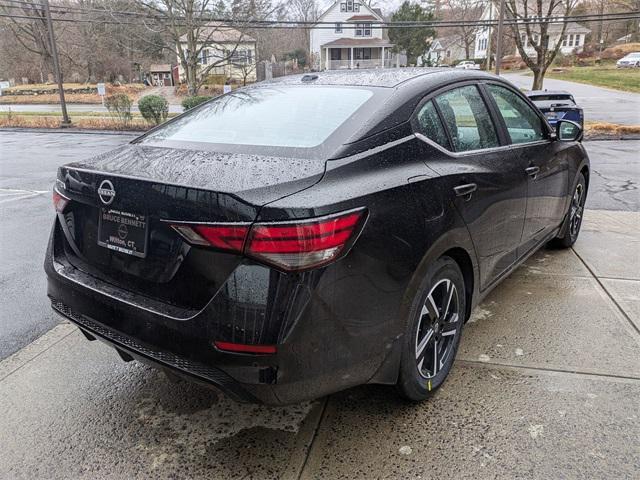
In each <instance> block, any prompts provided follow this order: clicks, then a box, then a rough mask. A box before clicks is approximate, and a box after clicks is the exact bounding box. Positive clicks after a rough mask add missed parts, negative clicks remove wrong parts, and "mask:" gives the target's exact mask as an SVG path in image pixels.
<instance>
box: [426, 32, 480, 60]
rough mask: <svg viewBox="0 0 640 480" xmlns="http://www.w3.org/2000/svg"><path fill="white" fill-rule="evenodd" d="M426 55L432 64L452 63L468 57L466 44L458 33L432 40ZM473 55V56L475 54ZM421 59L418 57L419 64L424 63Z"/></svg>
mask: <svg viewBox="0 0 640 480" xmlns="http://www.w3.org/2000/svg"><path fill="white" fill-rule="evenodd" d="M424 57H425V61H426V62H428V63H429V64H430V65H438V64H447V65H451V64H452V63H456V62H457V61H458V60H466V59H467V55H466V52H465V49H464V45H462V41H461V39H460V36H458V35H450V36H448V37H439V38H436V39H435V40H433V42H431V46H430V47H429V50H427V53H426V54H425V56H424ZM471 57H472V58H473V55H472V56H471ZM421 60H422V59H421V58H418V65H421V64H422V61H421Z"/></svg>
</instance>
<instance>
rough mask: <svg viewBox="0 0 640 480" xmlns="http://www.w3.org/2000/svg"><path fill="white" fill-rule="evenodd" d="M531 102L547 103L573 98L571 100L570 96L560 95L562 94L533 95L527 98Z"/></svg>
mask: <svg viewBox="0 0 640 480" xmlns="http://www.w3.org/2000/svg"><path fill="white" fill-rule="evenodd" d="M529 98H530V99H531V100H533V101H534V102H544V101H549V100H573V98H571V95H562V94H556V95H533V96H531V97H529Z"/></svg>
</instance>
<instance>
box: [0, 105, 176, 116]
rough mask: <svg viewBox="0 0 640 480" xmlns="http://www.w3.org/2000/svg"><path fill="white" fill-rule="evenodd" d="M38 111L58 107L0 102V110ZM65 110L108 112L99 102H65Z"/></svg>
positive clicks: (173, 110) (172, 107) (135, 107)
mask: <svg viewBox="0 0 640 480" xmlns="http://www.w3.org/2000/svg"><path fill="white" fill-rule="evenodd" d="M8 111H11V112H40V113H49V112H58V113H59V112H60V107H59V106H58V105H51V104H33V105H32V104H25V105H7V104H0V112H8ZM67 111H68V112H69V116H73V115H72V114H73V113H92V112H101V113H108V110H107V109H106V108H105V107H103V106H102V105H100V104H96V105H93V104H78V103H69V104H67ZM131 111H132V112H139V111H140V110H138V105H133V107H131ZM169 112H170V113H182V106H181V105H175V104H169Z"/></svg>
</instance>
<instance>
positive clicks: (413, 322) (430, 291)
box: [396, 257, 466, 401]
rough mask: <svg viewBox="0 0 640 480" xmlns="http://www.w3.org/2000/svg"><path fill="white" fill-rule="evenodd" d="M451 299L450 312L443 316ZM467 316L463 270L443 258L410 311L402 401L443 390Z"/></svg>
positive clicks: (401, 378) (427, 277) (401, 379)
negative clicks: (442, 386) (448, 298)
mask: <svg viewBox="0 0 640 480" xmlns="http://www.w3.org/2000/svg"><path fill="white" fill-rule="evenodd" d="M451 287H453V288H452V289H451V290H448V289H449V288H451ZM449 295H450V298H451V301H450V303H449V307H448V309H447V310H448V311H447V312H443V310H444V309H445V307H444V305H446V304H447V296H449ZM423 307H424V308H423ZM436 311H437V312H438V317H437V318H436V314H435V312H436ZM465 312H466V298H465V286H464V277H463V276H462V272H461V271H460V267H458V264H457V263H456V262H455V261H454V260H453V259H452V258H450V257H441V258H439V259H438V260H436V261H435V262H434V263H433V265H431V266H430V267H429V268H428V270H427V273H426V275H425V277H424V280H423V281H422V283H421V285H420V286H419V287H418V291H417V293H416V295H415V298H414V300H413V303H412V305H411V309H410V311H409V317H408V319H407V325H406V330H405V334H404V339H403V342H404V343H403V348H402V357H401V361H400V375H399V378H398V383H397V385H396V387H397V388H398V390H399V392H400V394H401V395H402V396H403V397H405V398H407V399H408V400H412V401H422V400H425V399H427V398H429V397H430V396H431V395H432V394H433V393H434V392H435V391H436V390H438V388H440V386H441V385H442V383H443V382H444V380H445V379H446V378H447V375H448V374H449V371H450V370H451V366H452V365H453V361H454V359H455V356H456V352H457V351H458V345H459V344H460V337H461V334H462V326H463V324H464V321H465ZM454 316H455V318H454ZM436 324H437V326H436ZM429 331H430V332H431V334H430V335H431V336H430V337H429ZM438 342H439V343H438ZM434 349H437V352H438V353H437V354H435V353H434ZM438 355H440V357H439V358H438ZM421 358H422V361H420V359H421ZM432 365H435V372H434V371H433V370H434V369H433V367H432ZM434 373H435V374H434Z"/></svg>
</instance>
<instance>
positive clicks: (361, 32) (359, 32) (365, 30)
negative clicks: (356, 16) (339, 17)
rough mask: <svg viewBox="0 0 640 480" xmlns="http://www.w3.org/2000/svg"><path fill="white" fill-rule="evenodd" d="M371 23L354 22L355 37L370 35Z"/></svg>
mask: <svg viewBox="0 0 640 480" xmlns="http://www.w3.org/2000/svg"><path fill="white" fill-rule="evenodd" d="M370 36H371V23H356V37H370Z"/></svg>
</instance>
